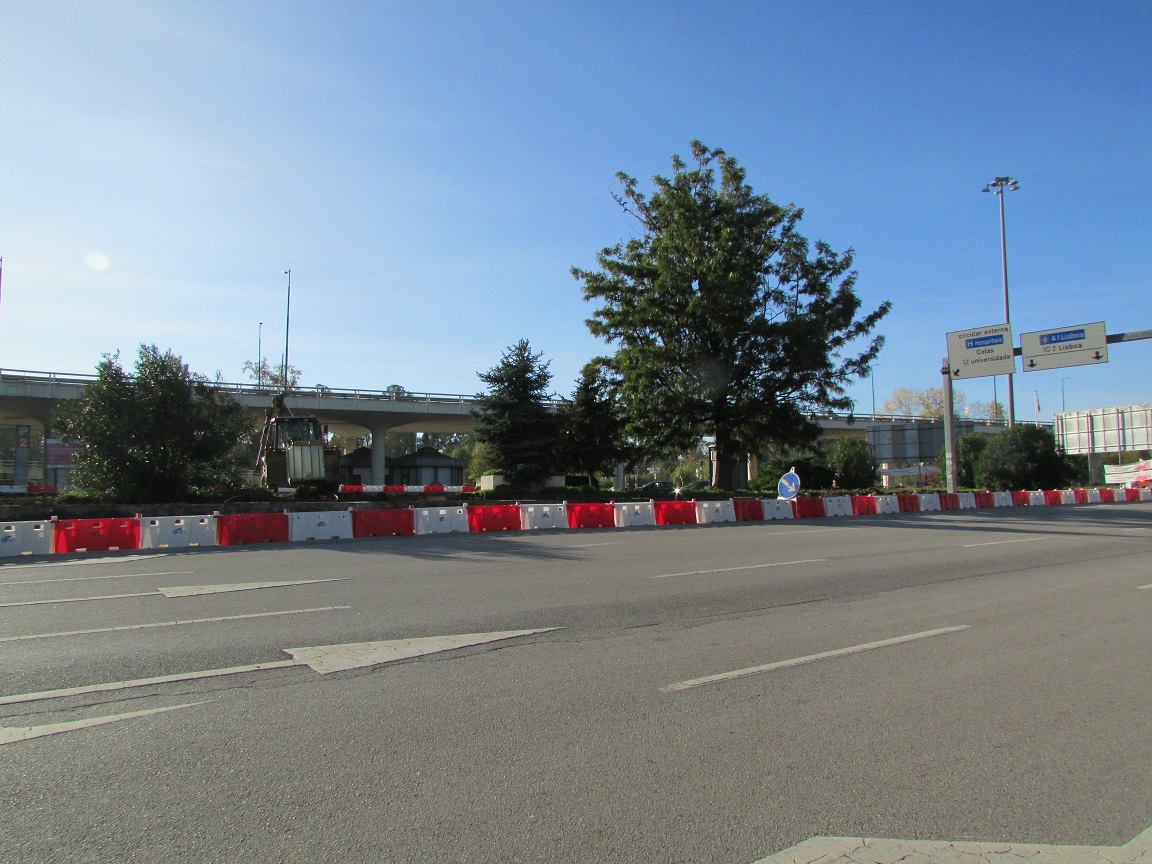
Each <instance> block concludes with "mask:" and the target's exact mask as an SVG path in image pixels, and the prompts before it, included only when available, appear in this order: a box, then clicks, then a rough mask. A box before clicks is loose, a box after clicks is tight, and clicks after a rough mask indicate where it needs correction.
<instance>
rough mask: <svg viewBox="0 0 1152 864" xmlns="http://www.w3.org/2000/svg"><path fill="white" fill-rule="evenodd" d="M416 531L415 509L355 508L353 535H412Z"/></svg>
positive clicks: (353, 512) (353, 513)
mask: <svg viewBox="0 0 1152 864" xmlns="http://www.w3.org/2000/svg"><path fill="white" fill-rule="evenodd" d="M415 533H416V513H415V511H413V510H407V509H404V510H401V509H398V508H393V509H391V510H353V511H352V536H353V537H411V536H412V535H413V534H415Z"/></svg>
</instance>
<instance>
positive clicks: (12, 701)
mask: <svg viewBox="0 0 1152 864" xmlns="http://www.w3.org/2000/svg"><path fill="white" fill-rule="evenodd" d="M296 665H297V663H296V661H295V660H273V661H271V662H270V663H252V664H251V665H248V666H229V667H227V668H224V669H203V670H201V671H199V672H178V673H176V674H175V675H157V676H156V677H154V678H137V679H135V680H132V681H110V682H108V683H107V684H88V685H85V686H83V687H64V688H63V689H60V690H41V691H40V692H39V693H19V694H17V695H15V696H0V705H18V704H21V703H24V702H39V701H41V700H43V699H63V698H64V697H65V696H84V695H87V694H88V693H108V692H110V691H112V690H128V689H131V688H132V687H148V686H150V685H152V684H171V683H173V682H175V681H196V680H198V679H200V678H218V677H220V676H222V675H241V674H243V673H245V672H262V671H264V670H265V669H287V668H288V667H290V666H296Z"/></svg>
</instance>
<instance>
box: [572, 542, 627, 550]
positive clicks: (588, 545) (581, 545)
mask: <svg viewBox="0 0 1152 864" xmlns="http://www.w3.org/2000/svg"><path fill="white" fill-rule="evenodd" d="M616 545H618V544H616V543H572V544H571V545H569V546H560V547H558V548H560V549H590V548H591V547H593V546H616Z"/></svg>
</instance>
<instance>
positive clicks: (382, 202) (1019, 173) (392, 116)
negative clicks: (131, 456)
mask: <svg viewBox="0 0 1152 864" xmlns="http://www.w3.org/2000/svg"><path fill="white" fill-rule="evenodd" d="M1150 44H1152V5H1149V4H1147V3H1145V2H1135V0H1133V2H1093V3H1064V2H1034V3H1023V2H998V3H984V2H965V3H959V4H957V3H938V2H908V3H884V2H874V3H861V2H803V3H801V2H759V3H757V2H717V3H712V4H701V3H689V2H643V3H641V2H632V3H629V2H616V3H608V2H589V3H551V2H525V3H518V2H500V3H488V2H469V3H463V2H443V3H415V2H413V3H388V2H324V3H320V2H315V3H305V2H285V0H277V2H264V0H259V2H243V0H229V2H210V0H200V2H196V3H179V2H118V0H108V2H101V3H91V2H67V0H62V2H44V3H29V4H15V3H13V4H8V6H7V8H6V9H5V11H4V14H3V17H2V20H0V111H2V115H0V116H2V118H3V130H4V133H3V135H0V201H2V202H3V206H2V207H0V256H2V257H3V259H4V271H3V296H2V299H0V366H3V367H5V368H20V369H34V370H52V371H58V372H90V371H91V370H92V368H93V367H94V366H95V364H96V363H97V362H98V361H99V359H100V356H101V354H103V353H106V352H113V351H117V350H119V351H120V352H121V353H122V355H123V356H124V357H125V358H126V359H129V360H130V359H131V358H132V357H133V356H134V354H135V349H136V346H137V345H138V344H139V343H141V342H147V343H155V344H157V345H158V346H160V347H161V348H170V349H172V350H173V351H175V352H176V353H178V354H181V355H182V356H183V357H184V358H185V360H186V361H187V362H188V363H189V364H190V365H191V366H192V368H193V369H194V370H196V371H198V372H202V373H204V374H206V375H210V376H211V375H214V374H215V373H216V372H217V371H219V372H220V373H221V374H222V375H223V377H224V378H225V379H227V380H241V378H242V375H241V367H242V365H243V363H244V361H245V360H247V359H252V358H254V357H255V356H256V352H257V341H258V334H259V332H260V331H261V328H260V326H259V324H260V322H264V326H263V328H262V332H263V347H264V353H265V355H266V356H268V357H269V358H270V359H271V360H272V362H274V363H277V362H279V358H280V355H281V353H282V350H283V340H284V306H285V295H286V277H285V276H283V275H282V274H283V271H284V270H285V269H287V268H291V269H292V274H293V275H292V325H291V329H292V334H291V345H290V359H291V360H292V362H293V364H294V365H297V366H299V367H300V368H301V369H302V370H303V382H304V383H305V384H306V385H313V384H318V383H321V384H325V385H327V386H330V387H348V388H353V387H359V388H372V389H375V388H383V387H386V386H388V385H390V384H402V385H404V386H405V387H407V388H409V389H410V390H414V391H421V392H438V393H473V392H476V391H477V390H478V389H480V387H481V384H480V382H479V380H478V379H477V378H476V372H477V371H479V370H483V369H487V368H489V367H490V366H492V365H494V364H495V363H496V362H497V360H498V359H499V357H500V354H501V353H502V351H503V350H504V349H505V348H506V347H507V346H508V345H510V344H512V343H514V342H516V341H517V340H518V339H521V338H527V339H528V340H529V341H530V342H531V343H532V345H533V347H534V348H535V349H536V350H538V351H542V352H543V353H544V355H545V357H546V358H548V359H549V360H550V361H551V364H552V366H551V368H552V371H553V373H554V375H555V379H554V387H555V389H556V390H557V391H558V392H561V393H567V392H569V391H570V390H571V388H572V383H573V381H574V380H575V378H576V375H577V373H578V370H579V368H580V366H582V365H583V364H584V363H585V362H586V361H587V360H588V359H590V358H591V357H592V356H594V355H596V354H599V353H603V351H604V350H605V348H604V345H603V343H600V342H598V341H597V340H595V339H593V338H592V337H591V336H590V335H589V334H588V332H587V329H586V327H585V325H584V319H585V318H587V317H588V315H589V314H590V312H591V308H590V307H588V306H587V305H586V304H585V303H584V302H583V300H582V298H581V294H580V287H579V285H578V283H576V281H575V280H574V279H573V278H572V277H571V275H570V273H569V268H570V267H571V266H573V265H576V266H580V267H585V268H587V267H591V266H593V265H594V264H595V254H596V252H597V251H598V250H599V249H600V248H602V247H604V246H608V245H612V244H614V243H616V242H617V241H619V240H621V239H625V238H627V237H629V236H631V233H632V226H631V225H630V224H629V220H628V218H627V217H626V216H625V215H624V214H622V213H621V211H620V209H619V208H618V207H617V205H616V204H615V203H614V202H613V200H612V197H611V195H612V193H613V192H614V191H616V190H617V188H618V186H617V183H616V181H615V173H616V171H618V170H623V171H626V172H627V173H629V174H632V175H633V176H636V177H639V178H648V177H650V176H651V175H653V174H656V173H667V172H668V171H669V158H670V156H671V154H673V153H681V154H687V153H688V152H689V142H690V141H691V140H692V139H694V138H699V139H700V140H702V141H704V142H705V143H706V144H708V145H709V146H713V147H722V148H724V149H726V150H727V151H728V152H729V153H730V154H732V155H734V156H736V157H737V158H738V159H739V160H740V161H741V162H742V163H743V164H744V166H745V167H746V169H747V172H748V180H749V182H750V183H751V184H752V185H753V187H754V188H755V189H756V191H757V192H760V193H763V194H767V195H769V196H770V197H772V198H773V199H774V200H776V201H778V202H780V203H795V204H797V205H799V206H801V207H803V208H804V210H805V218H804V221H803V223H802V226H801V229H802V231H803V232H804V233H805V234H806V235H807V236H808V237H809V238H810V239H813V240H815V239H821V240H824V241H826V242H827V243H829V244H830V245H831V246H832V247H833V248H834V249H836V250H838V251H840V250H844V249H846V248H848V247H853V248H854V249H855V250H856V269H857V270H858V271H859V284H858V293H859V294H860V295H861V297H862V299H863V301H864V304H865V305H866V306H867V307H869V308H871V307H874V306H876V305H877V304H878V303H880V302H881V301H882V300H886V299H887V300H891V301H892V303H893V307H894V308H893V311H892V313H891V314H890V315H889V316H888V317H887V318H886V319H885V320H884V321H883V322H882V324H881V332H883V333H884V334H885V335H886V337H887V345H886V347H885V348H884V350H883V352H882V353H881V355H880V359H879V362H878V365H877V367H876V373H875V385H876V398H877V402H878V403H882V402H883V400H884V398H885V397H886V396H887V395H888V394H889V393H890V392H891V391H892V390H893V389H894V388H896V387H900V386H906V387H929V386H939V384H940V376H939V367H940V359H941V357H942V356H943V355H944V353H945V333H946V332H947V331H950V330H960V329H966V328H970V327H975V326H981V325H986V324H993V323H997V322H999V321H1001V320H1002V313H1003V300H1002V287H1001V281H1000V278H1001V277H1000V227H999V215H998V209H997V201H996V198H995V197H994V196H992V195H983V194H981V192H980V190H981V188H982V187H983V186H984V184H985V183H987V182H988V181H989V180H991V179H992V178H993V177H996V176H998V175H1004V174H1007V175H1011V176H1013V177H1015V178H1016V179H1018V180H1019V182H1020V185H1021V189H1020V191H1018V192H1014V193H1010V194H1009V197H1008V199H1007V211H1008V212H1007V215H1008V219H1007V222H1008V255H1009V271H1010V273H1009V276H1010V286H1011V296H1012V317H1013V325H1014V330H1015V331H1016V333H1017V334H1018V333H1020V332H1024V331H1029V330H1041V329H1047V328H1051V327H1058V326H1062V325H1067V324H1077V323H1084V322H1090V321H1101V320H1103V321H1105V322H1106V323H1107V327H1108V331H1109V332H1110V333H1112V332H1122V331H1128V330H1138V329H1149V328H1152V309H1150V308H1149V303H1148V300H1149V297H1150V293H1152V292H1150V290H1149V288H1150V281H1152V276H1150V274H1149V268H1148V266H1147V259H1148V257H1149V251H1150V249H1149V247H1150V243H1152V160H1150V158H1149V153H1150V152H1152V148H1150V141H1152V134H1150V133H1152V62H1150V51H1149V47H1148V46H1149V45H1150ZM1111 356H1112V361H1111V363H1109V364H1108V365H1107V366H1102V367H1097V368H1091V369H1089V368H1086V367H1077V368H1070V369H1065V370H1054V371H1048V372H1038V373H1029V374H1027V375H1018V376H1017V379H1016V380H1017V385H1016V390H1017V414H1018V416H1019V417H1022V418H1024V419H1031V418H1032V417H1034V416H1035V404H1034V398H1033V390H1036V391H1038V392H1039V397H1040V402H1041V406H1042V417H1043V418H1044V419H1047V418H1048V417H1049V416H1050V415H1051V413H1052V412H1053V411H1054V410H1055V411H1058V410H1060V401H1061V379H1067V380H1065V381H1064V382H1063V383H1064V388H1065V395H1066V402H1067V407H1068V409H1069V410H1073V409H1080V408H1089V407H1101V406H1106V405H1123V404H1130V403H1134V402H1145V401H1152V383H1150V380H1152V379H1150V376H1149V375H1148V369H1149V367H1150V366H1152V342H1140V343H1132V344H1127V345H1117V346H1113V349H1112V352H1111ZM962 389H963V390H964V392H965V394H966V396H967V397H968V399H969V401H989V400H990V399H991V398H992V393H993V388H992V379H990V378H986V379H981V380H979V381H975V382H972V383H970V384H967V385H965V386H963V388H962ZM851 393H852V395H854V397H855V398H856V399H857V403H858V407H859V409H860V410H861V411H868V410H870V409H871V400H872V395H871V386H870V382H868V381H863V382H860V383H858V384H857V385H855V386H854V387H853V388H852V390H851ZM998 393H999V395H1000V397H1001V398H1003V396H1004V381H1003V379H1002V378H1001V379H1000V382H999V386H998Z"/></svg>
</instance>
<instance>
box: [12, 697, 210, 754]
mask: <svg viewBox="0 0 1152 864" xmlns="http://www.w3.org/2000/svg"><path fill="white" fill-rule="evenodd" d="M215 701H216V700H215V699H206V700H205V701H203V702H186V703H185V704H183V705H169V706H168V707H167V708H149V709H148V710H146V711H129V712H127V713H125V714H109V715H108V716H106V717H90V718H88V719H87V720H70V721H68V722H66V723H48V724H46V725H44V726H0V744H16V743H17V742H20V741H30V740H31V739H33V738H43V737H44V736H45V735H58V734H59V733H61V732H72V731H75V730H76V729H87V728H88V727H90V726H103V725H104V724H105V723H116V722H118V721H120V720H131V719H132V718H133V717H147V716H148V715H149V714H163V713H164V712H165V711H179V710H180V709H181V708H193V707H195V706H197V705H207V704H208V703H209V702H215Z"/></svg>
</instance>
